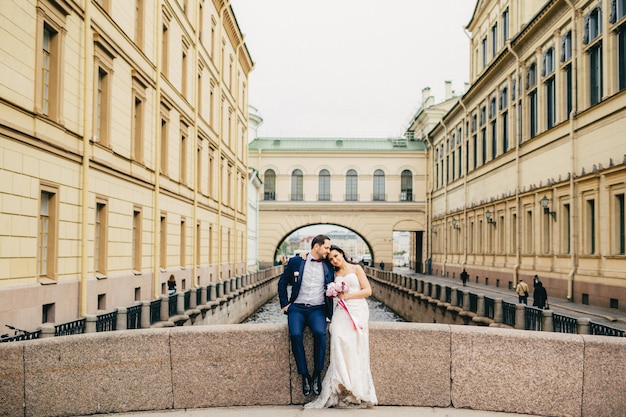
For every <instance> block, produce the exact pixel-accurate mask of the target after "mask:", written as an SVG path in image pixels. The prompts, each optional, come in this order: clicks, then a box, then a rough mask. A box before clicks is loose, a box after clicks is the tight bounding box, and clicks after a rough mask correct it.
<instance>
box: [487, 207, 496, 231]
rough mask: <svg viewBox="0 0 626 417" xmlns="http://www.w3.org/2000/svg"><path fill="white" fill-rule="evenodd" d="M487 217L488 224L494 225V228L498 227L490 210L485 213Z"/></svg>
mask: <svg viewBox="0 0 626 417" xmlns="http://www.w3.org/2000/svg"><path fill="white" fill-rule="evenodd" d="M485 217H486V218H487V223H489V224H491V225H493V227H496V221H495V220H493V219H492V218H491V212H490V211H489V210H487V211H486V212H485Z"/></svg>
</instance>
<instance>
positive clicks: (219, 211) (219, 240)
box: [216, 0, 230, 281]
mask: <svg viewBox="0 0 626 417" xmlns="http://www.w3.org/2000/svg"><path fill="white" fill-rule="evenodd" d="M229 6H230V0H225V1H224V4H223V5H222V7H221V8H220V12H219V28H220V30H219V35H218V37H217V39H218V45H217V46H218V50H219V51H220V52H219V54H220V67H219V68H218V74H219V77H218V83H219V88H218V91H219V97H218V105H219V112H218V116H219V122H218V123H219V126H220V127H219V140H218V141H217V156H218V160H217V161H216V162H217V164H218V165H217V166H218V171H217V196H218V201H219V203H218V205H217V280H218V281H222V241H223V239H222V205H223V204H224V197H223V191H224V190H223V185H222V183H223V181H224V179H223V175H224V173H223V170H224V167H223V166H222V142H223V141H224V105H223V103H222V97H223V95H224V91H223V89H224V80H223V78H224V54H223V53H222V49H223V48H222V33H223V28H224V12H225V11H226V8H227V7H229ZM228 243H229V244H230V242H228Z"/></svg>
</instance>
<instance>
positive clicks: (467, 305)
mask: <svg viewBox="0 0 626 417" xmlns="http://www.w3.org/2000/svg"><path fill="white" fill-rule="evenodd" d="M463 310H465V311H470V292H469V290H463Z"/></svg>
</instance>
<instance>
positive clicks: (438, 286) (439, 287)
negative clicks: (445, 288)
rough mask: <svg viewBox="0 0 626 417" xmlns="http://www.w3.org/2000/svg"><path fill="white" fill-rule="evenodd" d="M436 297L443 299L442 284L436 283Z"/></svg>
mask: <svg viewBox="0 0 626 417" xmlns="http://www.w3.org/2000/svg"><path fill="white" fill-rule="evenodd" d="M435 298H436V299H437V300H441V285H439V284H436V285H435Z"/></svg>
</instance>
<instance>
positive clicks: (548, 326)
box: [541, 310, 554, 332]
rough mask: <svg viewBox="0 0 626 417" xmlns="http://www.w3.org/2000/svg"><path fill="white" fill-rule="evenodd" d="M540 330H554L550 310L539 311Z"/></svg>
mask: <svg viewBox="0 0 626 417" xmlns="http://www.w3.org/2000/svg"><path fill="white" fill-rule="evenodd" d="M541 330H542V331H544V332H553V331H554V322H553V320H552V310H542V311H541Z"/></svg>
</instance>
